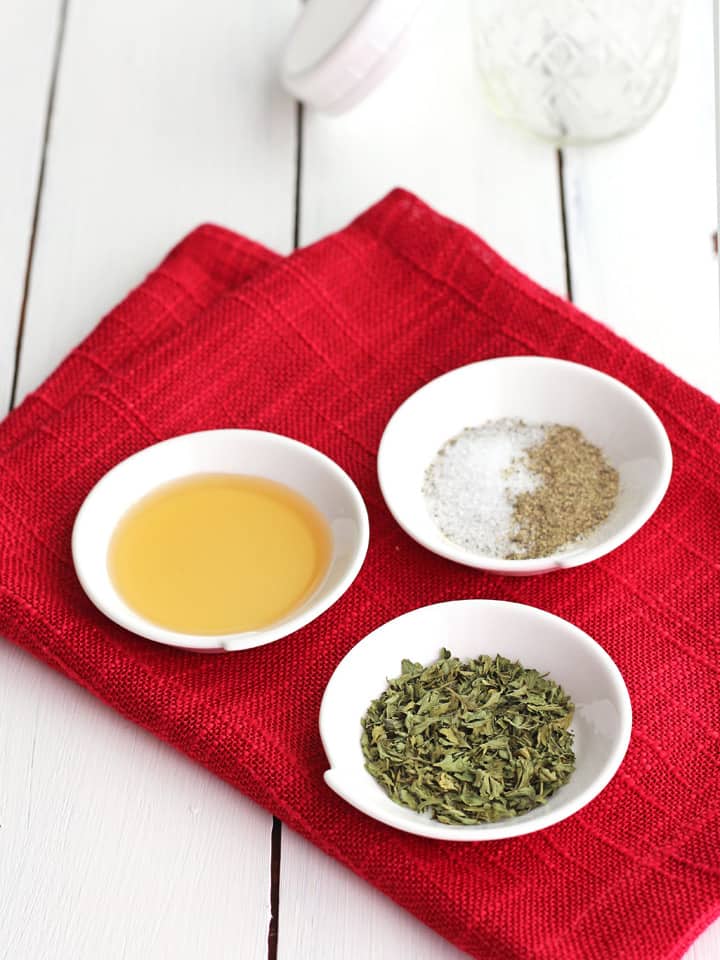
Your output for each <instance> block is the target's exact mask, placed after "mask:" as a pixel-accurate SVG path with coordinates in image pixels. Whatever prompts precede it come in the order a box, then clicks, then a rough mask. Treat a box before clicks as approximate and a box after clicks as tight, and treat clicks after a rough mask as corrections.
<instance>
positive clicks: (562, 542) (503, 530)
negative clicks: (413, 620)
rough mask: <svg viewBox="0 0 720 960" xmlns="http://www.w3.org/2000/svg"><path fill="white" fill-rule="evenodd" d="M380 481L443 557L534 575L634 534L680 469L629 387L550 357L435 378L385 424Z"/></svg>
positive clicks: (592, 555) (398, 513)
mask: <svg viewBox="0 0 720 960" xmlns="http://www.w3.org/2000/svg"><path fill="white" fill-rule="evenodd" d="M377 466H378V479H379V482H380V487H381V489H382V492H383V496H384V498H385V502H386V504H387V506H388V508H389V510H390V512H391V513H392V514H393V516H394V517H395V519H396V520H397V522H398V523H399V524H400V526H401V527H402V528H403V529H404V530H405V531H406V532H407V533H408V534H410V536H411V537H413V538H414V539H415V540H416V541H417V542H418V543H420V544H422V545H423V546H424V547H427V548H428V549H429V550H432V551H433V552H434V553H438V554H440V556H443V557H447V558H448V559H450V560H455V561H457V562H459V563H464V564H466V565H468V566H473V567H479V568H481V569H484V570H491V571H496V572H498V573H503V574H509V575H511V576H512V575H517V576H527V575H529V574H534V573H547V572H549V571H552V570H560V569H564V568H566V567H574V566H578V565H579V564H582V563H588V562H589V561H591V560H596V559H597V558H598V557H601V556H603V555H604V554H606V553H609V552H610V551H611V550H614V549H615V548H616V547H618V546H620V544H622V543H624V542H625V540H627V539H628V538H629V537H631V536H632V535H633V534H635V533H636V532H637V531H638V530H639V529H640V528H641V527H642V526H643V524H644V523H645V522H646V521H647V520H648V519H649V518H650V517H651V516H652V514H653V513H654V511H655V510H656V508H657V506H658V505H659V503H660V501H661V500H662V498H663V496H664V494H665V491H666V489H667V486H668V483H669V481H670V474H671V471H672V452H671V449H670V442H669V440H668V437H667V434H666V432H665V429H664V427H663V425H662V423H661V421H660V419H659V418H658V417H657V415H656V414H655V412H654V411H653V410H652V409H651V408H650V406H649V405H648V404H647V403H646V402H645V401H644V400H643V399H642V398H641V397H640V396H638V394H637V393H635V392H634V391H633V390H631V389H630V388H629V387H628V386H627V385H626V384H623V383H620V381H619V380H616V379H614V378H613V377H609V376H607V375H606V374H604V373H602V372H601V371H599V370H594V369H592V368H591V367H587V366H584V365H583V364H579V363H570V362H568V361H566V360H559V359H556V358H553V357H526V356H519V357H497V358H494V359H491V360H481V361H479V362H477V363H471V364H468V365H467V366H464V367H459V368H457V369H455V370H450V371H449V372H448V373H445V374H443V375H442V376H440V377H437V378H436V379H435V380H432V381H430V382H429V383H426V384H425V385H424V386H422V387H420V389H419V390H417V391H416V392H415V393H413V394H412V395H411V396H410V397H408V399H407V400H405V402H404V403H402V404H401V405H400V407H398V409H397V410H396V411H395V413H394V414H393V416H392V417H391V419H390V420H389V422H388V424H387V426H386V428H385V431H384V433H383V436H382V439H381V442H380V447H379V450H378V462H377Z"/></svg>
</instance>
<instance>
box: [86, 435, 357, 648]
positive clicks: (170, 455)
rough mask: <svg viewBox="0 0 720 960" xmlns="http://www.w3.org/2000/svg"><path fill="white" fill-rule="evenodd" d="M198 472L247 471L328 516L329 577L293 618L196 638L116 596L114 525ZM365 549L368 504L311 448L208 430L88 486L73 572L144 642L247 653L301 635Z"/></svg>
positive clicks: (158, 447)
mask: <svg viewBox="0 0 720 960" xmlns="http://www.w3.org/2000/svg"><path fill="white" fill-rule="evenodd" d="M195 473H245V474H253V475H255V476H261V477H267V478H268V479H270V480H275V481H278V482H279V483H284V484H285V485H286V486H289V487H292V489H293V490H296V491H297V492H298V493H300V494H302V495H303V496H304V497H306V498H307V499H308V500H309V501H310V502H311V503H312V504H314V506H315V507H316V508H317V509H318V510H319V511H320V512H321V513H322V514H323V515H324V517H325V518H326V519H327V521H328V523H329V525H330V530H331V533H332V539H333V552H332V558H331V561H330V566H329V568H328V572H327V574H326V576H325V578H324V580H323V581H322V583H321V584H320V585H319V586H318V588H317V589H316V590H315V592H314V593H313V594H312V595H311V596H310V597H308V599H307V600H306V601H305V602H304V603H303V605H302V606H301V607H300V608H299V609H296V610H294V611H293V612H292V614H291V615H290V616H288V617H286V618H285V619H283V620H280V621H278V622H277V623H273V624H270V625H269V626H268V627H265V628H264V629H261V630H252V631H246V632H243V633H232V634H223V635H221V636H217V635H213V636H198V635H196V634H185V633H179V632H177V631H174V630H166V629H165V628H163V627H159V626H157V625H156V624H154V623H151V622H150V621H148V620H146V619H144V618H143V617H141V616H139V615H138V614H137V613H135V611H134V610H132V609H131V608H130V607H128V606H127V604H126V603H125V602H124V601H123V599H122V598H121V597H120V596H119V594H118V593H117V591H116V590H115V587H114V585H113V583H112V580H111V579H110V575H109V573H108V565H107V554H108V545H109V542H110V538H111V536H112V533H113V531H114V529H115V526H116V525H117V522H118V521H119V520H120V518H121V517H122V516H123V514H124V513H125V511H126V510H127V509H128V508H129V507H131V506H132V505H133V504H134V503H136V502H137V501H138V500H139V499H140V498H141V497H143V496H145V494H147V493H149V492H150V491H151V490H154V489H155V488H156V487H158V486H159V485H161V484H164V483H167V482H168V481H170V480H177V479H179V478H180V477H185V476H190V475H192V474H195ZM367 546H368V517H367V510H366V509H365V504H364V502H363V499H362V497H361V496H360V493H359V492H358V489H357V487H356V486H355V484H354V483H353V482H352V480H351V479H350V477H348V475H347V474H346V473H345V471H344V470H341V469H340V467H339V466H338V465H337V464H336V463H335V462H334V461H332V460H330V458H329V457H326V456H325V455H324V454H322V453H320V452H319V451H318V450H315V449H313V448H312V447H308V446H306V444H304V443H299V442H298V441H297V440H291V439H290V438H289V437H283V436H280V435H279V434H276V433H266V432H263V431H261V430H208V431H203V432H200V433H188V434H185V435H183V436H180V437H173V438H172V439H171V440H165V441H163V442H162V443H157V444H154V445H153V446H151V447H147V448H146V449H145V450H141V451H140V452H139V453H136V454H134V455H133V456H131V457H128V459H127V460H123V461H122V463H119V464H118V465H117V466H115V467H113V469H112V470H110V471H109V472H108V473H106V474H105V476H104V477H103V478H102V479H101V480H100V481H99V482H98V483H97V484H96V485H95V486H94V487H93V489H92V490H91V491H90V493H89V494H88V496H87V498H86V499H85V502H84V503H83V505H82V507H81V508H80V510H79V512H78V515H77V518H76V520H75V526H74V528H73V536H72V554H73V562H74V564H75V570H76V572H77V575H78V578H79V580H80V583H81V584H82V587H83V589H84V591H85V593H86V594H87V595H88V597H89V598H90V599H91V600H92V602H93V603H94V604H95V606H96V607H98V608H99V609H100V610H102V612H103V613H104V614H106V616H108V617H110V619H111V620H114V621H115V622H116V623H119V624H120V626H122V627H125V628H126V629H128V630H132V632H133V633H137V634H139V635H140V636H141V637H147V638H148V639H149V640H157V641H159V642H160V643H167V644H170V645H171V646H175V647H186V648H188V649H192V650H247V649H249V648H250V647H259V646H261V645H262V644H264V643H271V642H272V641H273V640H279V639H280V638H281V637H285V636H287V635H288V634H289V633H293V632H294V631H295V630H299V629H300V627H303V626H305V624H307V623H309V622H310V621H311V620H314V619H315V617H318V616H319V615H320V614H321V613H323V612H324V611H325V610H327V609H328V607H330V606H331V605H332V604H333V603H335V601H336V600H337V599H338V598H339V597H341V596H342V594H343V593H344V592H345V591H346V590H347V588H348V587H349V586H350V584H351V583H352V582H353V580H354V579H355V577H356V576H357V574H358V572H359V570H360V567H361V566H362V564H363V560H364V559H365V554H366V552H367Z"/></svg>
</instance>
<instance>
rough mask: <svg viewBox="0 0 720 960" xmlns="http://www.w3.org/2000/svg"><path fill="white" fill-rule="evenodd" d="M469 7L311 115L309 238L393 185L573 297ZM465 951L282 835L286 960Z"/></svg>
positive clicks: (526, 144) (556, 207) (550, 209)
mask: <svg viewBox="0 0 720 960" xmlns="http://www.w3.org/2000/svg"><path fill="white" fill-rule="evenodd" d="M473 57H474V53H473V50H472V46H471V30H470V22H469V16H468V7H467V5H465V4H449V5H443V7H442V9H441V10H440V9H439V8H438V7H437V6H436V5H433V4H429V5H428V6H427V10H426V11H425V13H424V15H423V17H422V18H421V21H420V22H419V23H418V26H417V31H416V36H415V38H414V42H413V44H412V46H411V47H410V49H409V52H408V54H407V56H406V58H405V59H404V60H403V62H402V63H401V64H400V65H399V66H398V68H397V70H396V71H395V73H393V74H392V75H391V76H390V77H389V78H388V79H387V80H386V81H385V83H384V84H383V85H382V87H381V88H380V89H379V90H378V91H376V92H375V93H374V94H373V95H372V96H371V97H370V98H369V99H368V100H367V101H365V102H364V103H362V104H361V105H359V106H358V107H357V108H355V110H353V111H352V112H350V113H348V114H346V115H344V116H340V117H332V118H328V117H325V116H322V115H320V114H317V113H314V112H312V111H309V110H308V111H306V112H305V122H304V137H303V150H302V178H301V197H300V212H301V218H300V238H301V242H302V243H308V242H310V241H312V240H314V239H316V238H318V237H320V236H323V235H324V234H326V233H328V232H329V231H331V230H334V229H337V228H339V227H341V226H342V225H343V224H344V223H346V222H347V221H348V220H350V219H351V218H352V217H354V216H355V215H356V214H358V213H359V212H360V211H361V210H362V209H363V208H365V207H366V206H367V205H368V204H370V203H372V202H374V201H375V200H377V199H379V198H380V197H381V196H382V195H383V194H385V193H386V192H387V191H388V190H390V189H392V188H393V187H394V186H404V187H407V188H408V189H410V190H413V191H415V192H416V193H418V194H419V195H420V196H421V197H422V198H423V199H425V200H426V201H427V202H428V203H430V204H431V205H433V206H434V207H435V208H436V209H438V210H440V211H441V212H442V213H445V214H447V215H449V216H452V217H454V218H455V219H457V220H459V221H461V222H463V223H465V224H467V225H468V226H470V227H471V228H472V229H474V230H476V231H477V232H478V233H480V234H481V235H482V236H483V237H484V238H485V239H486V240H488V241H489V242H490V243H491V244H493V245H494V246H495V247H496V249H498V250H499V251H500V252H501V253H502V254H504V255H505V256H507V257H508V258H509V259H510V260H512V261H513V262H514V263H516V264H517V265H518V266H520V267H521V268H523V269H524V270H526V271H528V272H529V273H530V274H531V275H532V276H534V277H535V278H536V279H538V280H539V281H540V282H541V283H543V284H545V285H546V286H548V287H550V288H551V289H553V290H555V291H557V292H559V293H564V292H565V261H564V253H563V239H562V222H561V216H560V210H561V206H560V199H559V181H558V174H557V162H556V153H555V150H554V149H553V148H552V147H550V146H548V145H546V144H542V143H540V142H538V141H535V140H531V139H529V138H525V137H524V136H522V135H521V134H519V133H517V132H516V131H514V130H513V129H511V128H508V127H506V126H505V125H504V124H502V123H501V122H500V121H498V120H497V119H496V118H495V117H494V116H493V115H492V114H491V113H490V111H489V109H488V108H487V106H486V104H485V101H484V99H483V96H482V92H481V89H480V83H479V81H478V79H477V75H476V72H475V65H474V60H473ZM460 956H462V954H461V953H459V951H457V950H456V949H455V948H454V947H451V946H450V945H449V944H448V943H446V942H445V941H443V940H441V939H440V938H439V937H438V936H437V935H436V934H434V933H433V932H432V931H430V930H429V929H428V928H427V927H424V926H423V925H422V924H420V923H419V922H418V921H416V920H415V919H414V918H412V917H410V916H409V915H408V914H406V913H404V912H403V911H401V910H400V909H399V908H397V907H396V906H394V905H393V904H392V903H390V902H389V901H388V900H386V899H385V898H384V897H382V896H381V895H380V894H378V893H377V891H375V890H373V889H372V888H371V887H369V886H368V885H367V884H365V883H363V882H362V881H360V880H358V879H357V878H356V877H354V876H352V875H350V874H349V873H348V872H347V871H345V870H343V869H342V868H341V867H339V866H338V864H337V863H335V862H334V861H332V860H331V859H329V858H327V857H325V856H323V855H322V854H320V853H318V851H317V850H314V849H313V848H312V847H311V846H310V845H309V844H308V843H306V842H305V841H304V840H302V839H301V838H300V837H299V836H298V835H296V834H294V833H292V832H291V831H289V830H284V831H283V845H282V859H281V882H280V917H279V943H278V957H279V960H301V958H302V960H305V958H308V960H309V958H313V957H333V958H336V960H355V958H360V957H373V958H374V960H375V958H378V960H382V958H387V960H391V958H392V960H454V958H456V957H458V958H459V957H460Z"/></svg>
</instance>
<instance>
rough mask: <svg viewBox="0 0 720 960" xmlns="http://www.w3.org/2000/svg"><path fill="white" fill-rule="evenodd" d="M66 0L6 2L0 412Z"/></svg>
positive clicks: (2, 18)
mask: <svg viewBox="0 0 720 960" xmlns="http://www.w3.org/2000/svg"><path fill="white" fill-rule="evenodd" d="M60 7H61V4H60V0H35V2H33V3H27V2H26V0H5V2H4V3H3V4H2V6H1V7H0V90H2V91H3V95H2V96H0V130H1V131H2V149H0V185H2V208H1V209H0V410H2V411H5V410H7V408H8V404H9V402H10V391H11V386H12V379H13V371H14V366H15V342H16V338H17V328H18V322H19V320H20V314H21V310H22V303H23V296H24V291H25V269H26V266H27V259H28V250H29V247H30V238H31V236H32V229H33V216H34V211H35V198H36V193H37V186H38V179H39V175H40V166H41V159H42V154H43V141H44V137H45V116H46V111H47V102H48V95H49V92H50V83H51V77H52V71H53V54H54V47H55V41H56V37H57V31H58V17H59V13H60Z"/></svg>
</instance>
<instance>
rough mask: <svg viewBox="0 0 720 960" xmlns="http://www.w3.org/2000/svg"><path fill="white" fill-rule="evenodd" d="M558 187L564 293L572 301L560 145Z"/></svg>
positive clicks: (562, 157) (563, 172) (565, 198)
mask: <svg viewBox="0 0 720 960" xmlns="http://www.w3.org/2000/svg"><path fill="white" fill-rule="evenodd" d="M556 155H557V171H558V187H559V197H560V220H561V222H562V240H563V255H564V258H565V295H566V296H567V298H568V300H569V301H570V302H571V303H573V302H574V299H573V283H572V260H571V258H570V237H569V229H568V217H567V197H566V194H565V154H564V153H563V151H562V147H558V149H557V153H556Z"/></svg>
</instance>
